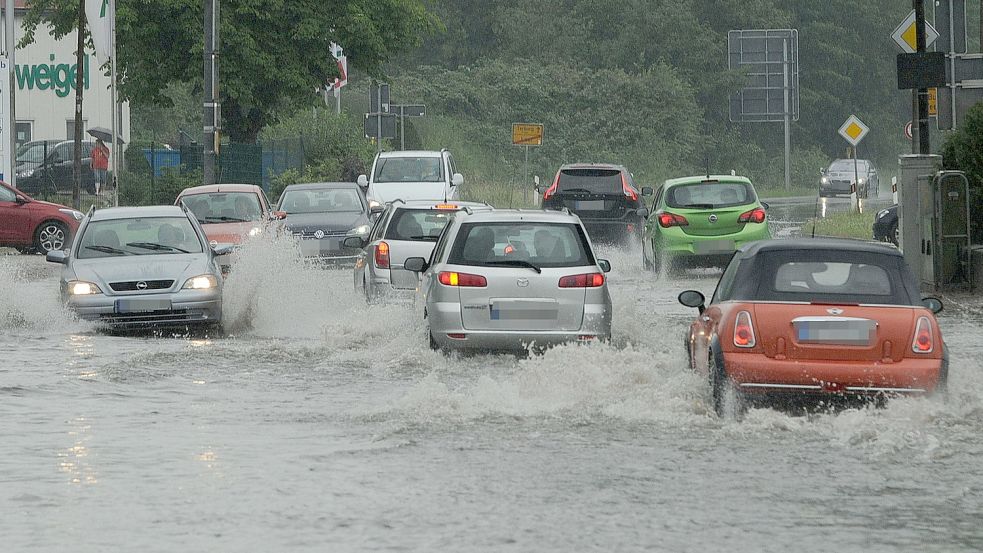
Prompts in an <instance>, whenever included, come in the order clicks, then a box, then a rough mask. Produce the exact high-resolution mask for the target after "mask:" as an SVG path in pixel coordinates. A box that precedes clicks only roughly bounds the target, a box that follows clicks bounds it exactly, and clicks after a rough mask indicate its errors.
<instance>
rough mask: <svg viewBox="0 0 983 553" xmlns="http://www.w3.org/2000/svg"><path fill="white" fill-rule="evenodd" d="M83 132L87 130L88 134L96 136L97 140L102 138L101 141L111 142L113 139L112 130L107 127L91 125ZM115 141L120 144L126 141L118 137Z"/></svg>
mask: <svg viewBox="0 0 983 553" xmlns="http://www.w3.org/2000/svg"><path fill="white" fill-rule="evenodd" d="M85 132H87V133H89V134H90V135H92V136H94V137H96V138H98V139H99V140H102V141H103V142H112V141H113V131H111V130H109V129H107V128H106V127H92V128H91V129H89V130H87V131H85ZM117 141H118V142H119V143H120V144H126V141H125V140H123V139H122V138H118V139H117Z"/></svg>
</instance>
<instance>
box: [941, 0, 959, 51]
mask: <svg viewBox="0 0 983 553" xmlns="http://www.w3.org/2000/svg"><path fill="white" fill-rule="evenodd" d="M935 26H936V27H937V28H938V31H939V46H940V48H939V50H941V51H944V52H949V53H952V54H965V53H966V52H967V50H966V34H967V33H966V0H936V2H935Z"/></svg>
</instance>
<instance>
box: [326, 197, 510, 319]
mask: <svg viewBox="0 0 983 553" xmlns="http://www.w3.org/2000/svg"><path fill="white" fill-rule="evenodd" d="M487 209H491V207H490V206H488V205H487V204H482V203H474V202H448V203H439V204H435V203H433V202H428V201H419V200H418V201H410V202H403V201H395V202H392V203H390V204H387V205H386V208H385V210H384V211H383V212H382V214H381V215H380V216H379V219H378V220H377V221H376V224H375V226H374V227H373V228H372V231H371V234H369V235H368V236H366V237H361V236H351V237H348V238H345V244H346V245H348V246H349V247H353V248H354V247H358V248H359V249H360V253H359V254H358V258H357V259H356V260H355V270H354V277H355V290H356V291H357V292H361V293H362V294H364V295H365V299H366V301H367V302H369V303H373V302H375V301H378V300H382V299H412V297H413V294H414V293H415V291H416V289H417V287H418V286H419V283H420V279H419V277H418V275H417V274H416V273H414V272H412V271H408V270H406V269H405V268H404V267H403V262H404V261H405V260H406V258H408V257H424V258H429V257H430V254H431V252H433V248H434V244H435V243H436V242H437V239H438V238H439V237H440V233H441V232H443V230H444V227H445V226H447V223H448V222H449V221H450V220H451V217H452V216H453V215H454V214H455V213H456V212H458V211H461V210H466V211H470V212H475V211H479V210H487Z"/></svg>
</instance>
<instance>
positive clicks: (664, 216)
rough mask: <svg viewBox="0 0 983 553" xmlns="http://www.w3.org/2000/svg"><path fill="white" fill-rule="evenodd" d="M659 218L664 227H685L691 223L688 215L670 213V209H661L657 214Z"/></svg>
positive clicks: (661, 225)
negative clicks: (687, 218)
mask: <svg viewBox="0 0 983 553" xmlns="http://www.w3.org/2000/svg"><path fill="white" fill-rule="evenodd" d="M655 215H656V217H658V219H659V226H660V227H662V228H669V227H685V226H687V225H689V221H687V220H686V217H683V216H682V215H676V214H675V213H670V212H668V211H660V212H658V213H656V214H655Z"/></svg>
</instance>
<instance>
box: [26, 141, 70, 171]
mask: <svg viewBox="0 0 983 553" xmlns="http://www.w3.org/2000/svg"><path fill="white" fill-rule="evenodd" d="M62 142H64V140H32V141H30V142H25V143H24V144H21V146H20V147H19V148H17V156H16V157H15V158H14V159H15V160H16V166H15V168H14V171H16V173H17V175H18V176H20V175H21V174H22V173H23V172H24V171H25V170H27V169H34V168H36V167H40V166H41V164H42V163H44V160H45V159H47V157H48V154H50V153H51V152H53V151H54V149H55V147H56V146H58V144H61V143H62Z"/></svg>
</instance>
